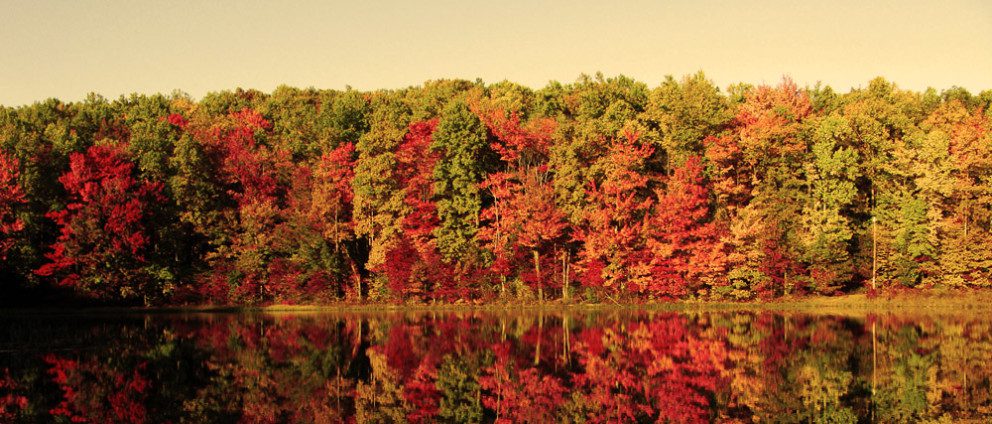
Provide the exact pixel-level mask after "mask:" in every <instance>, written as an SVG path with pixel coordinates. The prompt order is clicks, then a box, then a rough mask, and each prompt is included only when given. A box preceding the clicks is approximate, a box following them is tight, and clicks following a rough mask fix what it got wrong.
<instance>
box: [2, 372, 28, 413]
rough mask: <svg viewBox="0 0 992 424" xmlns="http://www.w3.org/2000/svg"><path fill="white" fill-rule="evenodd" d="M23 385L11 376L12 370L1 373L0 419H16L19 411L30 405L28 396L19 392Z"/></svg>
mask: <svg viewBox="0 0 992 424" xmlns="http://www.w3.org/2000/svg"><path fill="white" fill-rule="evenodd" d="M20 390H21V385H20V384H18V383H17V381H15V380H14V379H13V378H11V377H10V371H9V370H7V369H6V368H4V369H3V374H0V419H3V420H10V421H14V419H15V418H17V415H18V412H19V411H22V410H24V409H27V407H28V398H27V397H26V396H24V395H21V394H18V392H20Z"/></svg>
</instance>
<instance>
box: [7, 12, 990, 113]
mask: <svg viewBox="0 0 992 424" xmlns="http://www.w3.org/2000/svg"><path fill="white" fill-rule="evenodd" d="M0 10H2V13H0V47H2V48H0V104H2V105H7V106H18V105H23V104H29V103H32V102H35V101H40V100H44V99H46V98H50V97H57V98H59V99H62V100H65V101H76V100H81V99H83V98H85V96H86V94H87V93H90V92H95V93H98V94H101V95H103V96H105V97H108V98H116V97H118V96H120V95H122V94H130V93H135V92H137V93H145V94H151V93H171V92H172V91H173V90H176V89H178V90H182V91H184V92H186V93H188V94H190V95H192V96H193V97H195V98H200V97H202V96H203V95H204V94H206V93H208V92H211V91H220V90H226V89H234V88H237V87H242V88H255V89H259V90H262V91H271V90H272V89H274V88H275V87H277V86H279V85H282V84H286V85H290V86H296V87H316V88H332V89H343V88H344V87H345V86H351V87H354V88H356V89H360V90H368V89H379V88H402V87H406V86H410V85H419V84H421V83H423V82H424V81H426V80H433V79H441V78H464V79H470V80H474V79H476V78H481V79H482V80H484V81H486V82H498V81H502V80H510V81H514V82H517V83H521V84H524V85H527V86H530V87H533V88H540V87H543V86H544V85H545V84H547V83H548V82H549V81H552V80H554V81H560V82H564V83H567V82H572V81H575V79H576V78H577V77H578V76H579V75H581V74H583V73H586V74H594V73H596V72H597V71H600V72H603V73H604V74H605V75H607V76H614V75H618V74H623V75H627V76H630V77H633V78H635V79H637V80H639V81H643V82H645V83H647V84H648V85H649V86H652V87H653V86H656V85H657V84H658V83H659V82H661V81H662V80H663V79H664V77H665V76H666V75H674V76H676V77H678V76H681V75H685V74H690V73H695V72H696V71H699V70H702V71H704V72H705V73H706V75H707V76H708V77H709V78H710V79H712V80H713V81H714V82H715V83H716V84H717V85H719V86H721V87H727V86H729V85H730V84H733V83H737V82H747V83H752V84H775V83H777V82H779V81H780V80H781V79H782V77H783V76H789V77H791V78H792V79H793V80H795V81H796V82H797V83H799V84H800V85H812V84H815V83H816V82H818V81H819V82H822V83H824V84H828V85H830V86H832V87H834V88H835V89H836V90H838V91H843V92H846V91H847V90H848V89H850V88H851V87H859V86H865V85H867V83H868V81H869V80H870V79H872V78H873V77H876V76H883V77H885V78H887V79H889V80H890V81H894V82H895V83H896V84H897V85H898V86H900V87H902V88H907V89H913V90H922V89H925V88H927V87H934V88H937V89H938V90H940V89H946V88H950V87H952V86H960V87H964V88H966V89H968V90H970V91H972V92H973V93H978V92H980V91H982V90H986V89H992V2H990V1H983V0H977V1H967V0H961V1H955V0H946V1H932V0H928V1H917V0H906V1H863V0H859V1H848V0H834V1H816V2H804V1H795V0H790V1H778V0H768V1H745V0H736V1H732V0H725V1H724V0H720V1H718V0H688V1H675V0H667V1H663V0H654V1H650V0H639V1H596V2H593V1H584V0H562V1H544V0H530V1H526V0H519V1H518V0H500V1H471V0H380V1H376V0H365V1H362V0H349V1H306V0H302V1H293V2H282V1H254V0H241V1H237V2H235V1H192V0H189V1H186V0H175V1H139V0H132V1H88V0H74V1H68V0H66V1H42V0H34V1H30V0H23V1H21V0H0Z"/></svg>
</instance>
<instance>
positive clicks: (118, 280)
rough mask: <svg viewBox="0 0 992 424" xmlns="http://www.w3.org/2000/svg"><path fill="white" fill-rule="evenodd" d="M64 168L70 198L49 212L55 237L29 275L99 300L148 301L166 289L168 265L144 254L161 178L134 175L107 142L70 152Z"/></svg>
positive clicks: (127, 162) (119, 150) (116, 147)
mask: <svg viewBox="0 0 992 424" xmlns="http://www.w3.org/2000/svg"><path fill="white" fill-rule="evenodd" d="M69 166H70V170H69V172H67V173H65V174H64V175H62V177H60V178H59V181H60V182H61V183H62V185H63V186H64V187H65V189H66V192H67V193H68V194H69V202H68V203H67V205H66V207H65V209H61V210H57V211H54V212H51V213H50V214H49V217H50V218H51V219H53V220H54V221H55V223H56V224H57V225H58V226H59V230H60V235H59V238H58V240H57V241H56V242H55V243H54V244H53V245H52V246H51V249H52V251H51V252H50V253H49V254H47V255H46V257H47V258H48V259H49V261H50V262H49V263H47V264H45V265H44V266H42V267H41V268H38V270H37V271H36V273H37V274H38V275H41V276H45V277H54V278H56V279H57V281H58V283H59V284H60V285H63V286H67V287H71V288H73V289H77V290H78V291H80V292H81V293H83V294H87V295H92V296H94V297H97V298H103V299H117V300H129V299H136V298H137V299H141V300H143V301H144V302H145V303H151V302H152V301H154V300H157V298H159V297H161V296H163V295H165V294H168V292H169V291H171V289H172V288H171V287H169V286H167V285H163V283H166V282H168V280H167V279H163V278H162V277H163V275H162V273H163V272H167V270H158V269H156V268H155V267H154V264H153V263H150V262H149V261H148V259H149V258H147V257H146V255H145V254H146V252H148V251H149V248H150V244H151V243H152V242H153V240H152V239H151V237H150V234H151V233H150V231H149V228H150V224H151V221H150V219H151V218H152V210H151V209H152V205H153V204H154V203H155V202H162V201H164V199H163V197H162V195H161V190H162V183H160V182H151V181H140V180H137V179H136V178H134V163H132V162H131V160H130V158H129V157H128V156H127V154H126V153H125V150H124V148H123V147H121V146H119V145H114V144H104V145H97V146H93V147H90V148H89V149H87V151H86V152H85V153H75V154H73V155H72V156H71V158H70V165H69ZM163 280H165V281H163Z"/></svg>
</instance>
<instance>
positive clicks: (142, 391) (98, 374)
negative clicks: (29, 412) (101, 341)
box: [45, 354, 151, 423]
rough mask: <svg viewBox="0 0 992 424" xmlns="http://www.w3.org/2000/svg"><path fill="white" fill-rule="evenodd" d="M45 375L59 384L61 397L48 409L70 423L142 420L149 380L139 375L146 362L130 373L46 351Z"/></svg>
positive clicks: (143, 420) (136, 421) (145, 413)
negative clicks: (47, 366) (46, 369)
mask: <svg viewBox="0 0 992 424" xmlns="http://www.w3.org/2000/svg"><path fill="white" fill-rule="evenodd" d="M45 362H47V363H48V364H49V366H50V367H51V368H49V370H48V374H49V375H51V376H52V380H53V381H54V382H55V384H57V385H58V386H59V389H60V390H61V392H62V400H61V401H60V402H59V404H58V405H57V406H56V407H55V408H53V409H52V410H51V411H49V413H50V414H52V415H56V416H64V417H66V418H68V419H69V421H71V422H121V423H143V422H146V421H147V420H148V416H147V415H148V414H147V410H146V408H145V397H146V395H147V391H148V388H149V386H150V384H151V383H150V381H149V380H148V379H147V378H145V377H144V376H143V375H142V372H144V369H145V366H146V365H145V364H144V363H139V364H138V365H137V366H136V367H134V368H133V369H132V370H130V372H127V371H118V370H115V369H111V368H110V367H108V366H106V365H104V364H101V363H99V362H97V361H96V360H92V361H86V362H80V361H76V360H71V359H63V358H60V357H58V356H56V355H53V354H49V355H48V356H46V357H45Z"/></svg>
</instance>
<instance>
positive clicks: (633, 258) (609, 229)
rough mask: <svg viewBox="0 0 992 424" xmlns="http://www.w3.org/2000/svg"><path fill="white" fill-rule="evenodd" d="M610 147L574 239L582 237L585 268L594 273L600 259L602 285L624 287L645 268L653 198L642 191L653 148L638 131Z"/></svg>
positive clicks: (582, 258) (615, 289)
mask: <svg viewBox="0 0 992 424" xmlns="http://www.w3.org/2000/svg"><path fill="white" fill-rule="evenodd" d="M609 147H610V148H609V152H608V154H607V157H606V158H605V164H604V165H605V166H604V168H605V171H604V173H605V175H604V176H603V178H602V181H601V182H598V183H597V182H596V181H591V182H590V183H589V188H588V189H587V191H586V198H587V200H588V206H587V207H586V208H585V210H584V211H583V215H582V222H581V224H580V225H578V226H576V228H575V229H574V231H575V233H574V238H575V239H576V240H577V241H581V242H583V246H582V250H581V251H580V252H579V259H580V263H579V266H580V268H581V270H582V273H583V274H588V273H590V271H591V267H593V266H595V265H594V264H595V263H596V262H597V261H599V262H601V263H602V264H603V267H602V268H601V269H602V270H603V271H604V272H603V275H602V277H603V286H605V287H610V288H611V289H612V290H613V291H614V292H621V291H623V290H622V286H624V285H625V284H627V283H628V282H632V281H633V279H636V278H637V277H639V276H640V275H638V274H639V273H640V271H641V270H640V268H643V267H641V266H639V265H643V262H644V259H645V255H644V254H643V248H644V246H643V245H642V234H643V228H644V215H645V213H647V211H648V210H649V209H650V208H651V205H652V200H651V199H650V198H649V197H647V196H646V195H645V193H644V192H643V191H644V189H646V187H647V183H648V177H647V176H646V175H644V174H642V173H641V172H640V171H641V168H642V167H643V165H644V163H645V161H646V160H647V159H648V158H649V157H650V156H651V154H652V152H653V150H654V149H652V148H651V147H650V146H647V145H643V144H641V143H639V142H638V135H637V134H634V133H626V134H624V137H623V138H621V139H620V140H616V141H615V142H614V143H612V144H611V145H610V146H609ZM590 278H592V277H590ZM584 280H587V279H584Z"/></svg>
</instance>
